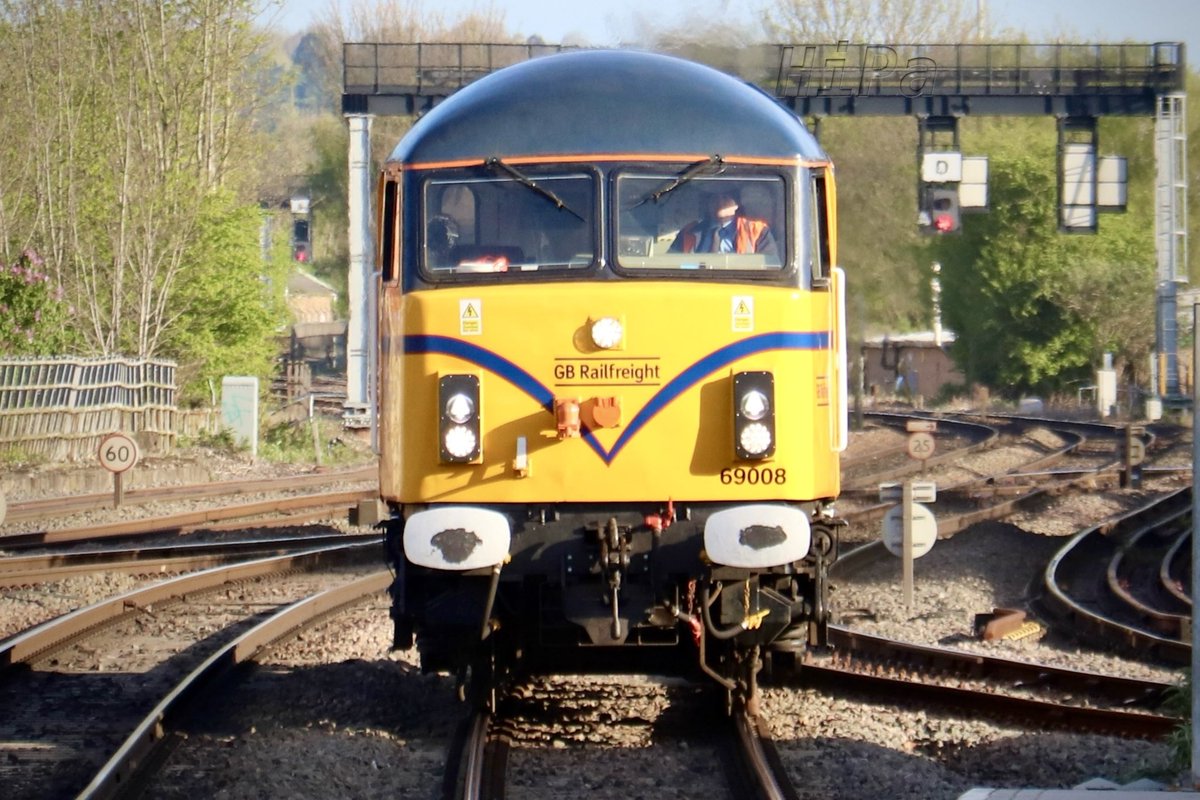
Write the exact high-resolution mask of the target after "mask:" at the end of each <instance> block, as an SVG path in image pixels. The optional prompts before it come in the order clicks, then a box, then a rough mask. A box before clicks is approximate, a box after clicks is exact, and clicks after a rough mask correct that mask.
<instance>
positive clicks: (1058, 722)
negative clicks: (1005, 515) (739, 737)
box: [0, 434, 1186, 798]
mask: <svg viewBox="0 0 1200 800" xmlns="http://www.w3.org/2000/svg"><path fill="white" fill-rule="evenodd" d="M1064 438H1066V436H1065V435H1064ZM1071 441H1072V442H1084V443H1085V444H1084V447H1083V448H1082V449H1084V450H1087V449H1088V447H1089V446H1088V445H1087V444H1086V442H1087V441H1088V440H1086V439H1084V438H1082V434H1080V435H1079V436H1077V437H1073V438H1072V439H1071ZM1090 447H1091V449H1092V451H1093V452H1085V453H1084V457H1085V458H1091V459H1093V460H1094V461H1096V462H1102V461H1104V457H1105V455H1106V451H1105V446H1104V445H1103V444H1102V443H1100V442H1098V441H1093V442H1092V444H1091V445H1090ZM987 449H993V448H987ZM1079 449H1081V448H1080V447H1078V446H1077V447H1075V448H1074V451H1078V450H1079ZM972 452H973V454H980V453H984V452H985V450H977V451H972ZM1067 455H1068V456H1070V455H1071V454H1067ZM1108 461H1109V462H1111V461H1112V459H1111V458H1109V459H1108ZM947 463H948V464H952V463H953V462H952V460H950V461H948V462H947ZM1041 469H1042V470H1043V471H1045V472H1049V471H1051V470H1053V469H1054V465H1053V464H1051V465H1046V466H1043V467H1041ZM1081 469H1082V468H1080V469H1076V470H1067V469H1063V470H1061V471H1057V472H1056V474H1055V477H1056V478H1061V480H1062V481H1063V482H1064V484H1065V486H1066V488H1065V489H1064V491H1065V490H1068V489H1069V488H1070V485H1072V484H1071V483H1070V482H1071V481H1076V483H1075V484H1074V485H1082V484H1085V483H1086V478H1083V477H1081V476H1082V475H1083V473H1082V471H1081ZM1089 469H1091V468H1089ZM1093 471H1094V470H1093ZM1021 472H1022V473H1024V475H1020V474H1014V476H1013V477H1011V478H1007V477H1006V478H1000V479H997V478H996V477H995V476H991V477H992V478H993V480H992V485H993V486H996V485H997V484H1000V485H1001V486H1002V490H1001V489H997V490H994V491H993V492H992V495H993V496H994V497H999V498H1005V499H1008V496H1007V495H1006V494H1005V493H1006V492H1010V491H1011V492H1013V493H1014V494H1016V493H1019V492H1020V491H1021V490H1022V489H1023V486H1022V484H1023V483H1032V482H1037V481H1045V480H1046V477H1047V476H1045V475H1033V474H1032V473H1034V472H1035V470H1034V469H1033V468H1032V467H1030V466H1028V465H1026V466H1025V467H1023V468H1022V470H1021ZM1068 473H1071V474H1068ZM1093 479H1094V478H1093ZM984 480H986V478H984ZM1005 484H1007V485H1005ZM947 494H948V493H946V492H943V496H946V495H947ZM940 510H941V509H940V508H939V511H940ZM240 527H245V524H244V523H242V524H241V526H240ZM372 538H373V537H372ZM1173 546H1174V552H1175V556H1176V558H1175V560H1176V561H1178V560H1179V559H1180V558H1181V556H1180V553H1182V551H1183V550H1186V548H1182V547H1181V546H1179V545H1178V543H1177V542H1176V543H1174V544H1173ZM247 547H250V545H249V544H247ZM196 557H197V558H204V557H205V556H204V555H203V554H202V553H197V554H196ZM130 558H134V559H136V558H137V557H136V556H131V557H130ZM1166 558H1167V557H1166V556H1165V555H1164V556H1163V563H1164V564H1165V563H1166ZM3 563H4V562H0V582H2V581H3V580H4V575H3V572H2V570H3ZM97 563H104V562H102V561H100V562H97ZM63 566H66V565H65V564H64V565H63ZM75 568H77V569H78V570H79V571H80V572H84V571H86V570H87V567H86V566H83V565H82V562H77V563H76V564H75ZM105 568H106V569H107V568H112V569H117V568H121V567H117V566H115V565H112V566H110V567H105ZM131 568H132V567H131ZM1164 569H1167V571H1168V572H1169V573H1170V574H1173V575H1176V576H1178V575H1179V574H1181V573H1180V570H1181V567H1180V566H1179V564H1178V563H1176V564H1175V565H1174V566H1170V567H1164ZM1161 571H1162V570H1161V569H1160V572H1161ZM1117 574H1118V575H1120V574H1122V573H1120V572H1118V573H1117ZM1119 580H1120V579H1118V583H1119ZM834 635H835V636H840V635H841V633H840V631H835V632H834ZM838 641H839V642H840V645H839V647H838V649H839V650H841V651H844V652H850V653H855V654H862V653H863V651H864V650H865V649H866V648H867V647H868V646H867V645H864V644H862V643H861V641H860V642H859V643H857V644H847V643H846V642H844V641H842V640H840V639H839V640H838ZM889 646H891V647H893V648H894V647H895V646H896V643H891V644H890V645H889ZM951 652H956V653H957V656H956V657H957V658H958V659H959V660H960V661H962V662H963V665H964V666H962V667H954V668H951V667H948V666H945V665H942V666H938V667H929V668H925V667H922V666H920V664H921V663H922V661H923V660H924V661H930V657H929V656H928V655H919V654H918V655H914V656H909V657H908V658H911V659H912V661H911V662H909V663H908V664H907V665H906V664H905V662H904V661H903V660H902V659H901V658H900V657H899V656H897V655H895V654H894V653H893V654H891V655H882V656H878V657H876V656H871V657H869V658H866V659H862V660H860V661H859V662H858V663H857V664H854V665H849V666H847V665H844V664H834V665H832V666H831V665H830V664H818V663H815V662H810V663H806V664H804V665H803V668H802V670H801V674H802V676H803V675H807V680H809V681H811V685H816V686H820V685H823V679H822V678H821V677H820V672H821V670H823V669H825V668H831V673H830V675H831V677H830V678H829V679H828V680H831V681H836V682H837V683H838V685H846V684H847V683H848V682H849V681H850V680H855V681H858V680H859V679H858V678H851V677H848V676H849V675H850V674H851V671H852V670H857V671H859V672H863V673H868V677H870V676H869V673H872V672H874V673H876V674H877V676H878V677H882V678H886V679H888V680H890V681H891V682H890V683H888V682H886V681H885V682H880V683H878V684H876V686H877V687H884V688H879V689H878V690H879V691H881V692H883V695H882V696H884V697H892V698H894V697H896V696H897V695H900V696H905V697H909V696H911V697H913V698H918V699H920V698H924V700H923V702H927V703H929V704H931V705H934V706H939V705H943V704H944V705H947V706H953V707H958V708H968V709H972V713H975V712H978V711H982V712H984V713H987V714H994V715H998V716H1001V717H1004V718H1007V719H1017V720H1022V721H1023V724H1027V725H1030V726H1035V727H1037V728H1038V729H1041V728H1045V727H1055V728H1061V729H1067V730H1090V731H1095V732H1106V733H1108V734H1110V735H1112V734H1115V735H1121V736H1142V737H1157V736H1160V735H1162V731H1164V730H1168V729H1169V727H1170V726H1171V725H1173V724H1174V722H1175V721H1174V720H1170V719H1168V718H1163V717H1160V716H1158V715H1156V714H1155V713H1153V712H1154V698H1155V696H1156V693H1158V692H1161V691H1163V690H1164V687H1166V684H1158V685H1157V686H1156V687H1147V686H1142V687H1140V688H1139V687H1138V686H1137V685H1135V683H1136V682H1135V683H1131V684H1128V685H1126V686H1125V687H1123V688H1122V687H1119V686H1118V687H1115V688H1102V686H1101V684H1104V683H1107V682H1106V681H1103V680H1101V679H1102V678H1103V676H1098V677H1093V676H1089V675H1082V676H1081V675H1080V674H1078V673H1076V674H1075V675H1074V676H1073V677H1072V676H1071V675H1065V676H1062V677H1054V676H1052V675H1050V674H1049V673H1050V671H1048V670H1047V669H1046V668H1044V667H1043V668H1039V667H1038V666H1037V665H1033V666H1030V667H1019V668H1012V667H1008V666H1003V665H1000V666H992V667H988V668H987V669H986V670H985V669H984V668H982V667H979V666H978V658H977V657H976V656H974V655H970V654H964V653H963V652H962V651H951ZM996 661H998V662H1002V661H1003V660H996ZM1015 663H1018V664H1019V663H1020V662H1015ZM1010 669H1015V670H1016V671H1015V672H1014V673H1013V674H1012V675H1007V676H1006V675H1005V671H1006V670H1010ZM956 670H957V671H958V674H957V675H956ZM992 670H996V671H995V672H994V673H993V672H992ZM1023 670H1028V671H1023ZM963 671H965V672H966V673H967V674H970V673H971V672H972V671H974V672H975V673H976V674H975V676H974V677H973V678H972V679H971V683H972V684H973V685H968V686H964V685H962V684H963V683H966V682H967V681H966V679H965V678H963V677H962V672H963ZM938 673H944V674H946V675H952V676H955V677H952V678H950V679H949V680H945V679H942V680H941V682H942V683H949V684H952V685H951V686H948V687H943V688H936V687H935V688H933V689H930V690H928V691H929V694H924V692H925V691H927V690H925V689H923V688H922V684H924V683H934V682H935V681H934V680H933V679H932V678H931V676H933V678H936V677H937V674H938ZM800 680H805V678H803V677H802V678H801V679H800ZM1071 680H1078V681H1080V682H1082V685H1086V686H1087V687H1088V692H1086V693H1084V692H1076V695H1083V694H1086V697H1083V698H1080V697H1075V698H1074V699H1073V700H1072V701H1071V702H1070V703H1066V704H1064V703H1061V702H1060V700H1061V698H1059V697H1057V694H1058V693H1059V692H1060V689H1059V688H1055V687H1056V686H1059V685H1069V683H1070V681H1071ZM1039 684H1040V689H1039V691H1038V692H1033V691H1032V690H1031V688H1030V687H1034V686H1039ZM862 686H864V687H865V686H867V684H866V683H864V684H862ZM980 688H984V691H983V692H980V691H979V689H980ZM948 689H956V690H957V696H956V692H954V691H948ZM998 690H999V691H1003V692H1004V693H1006V694H1013V695H1015V698H1014V700H1013V701H1012V702H1008V701H1005V700H1002V701H999V702H998V704H997V706H996V707H994V708H990V707H986V706H984V705H981V703H983V702H984V701H983V700H981V699H979V698H980V697H981V696H982V695H983V694H989V693H990V694H995V693H996V692H997V691H998ZM1135 697H1137V698H1141V699H1138V700H1134V699H1133V698H1135ZM919 701H920V700H919ZM1022 702H1024V706H1025V708H1024V709H1023V708H1022ZM1033 702H1036V703H1040V704H1041V706H1040V707H1037V708H1035V706H1034V705H1033V704H1032V703H1033ZM1100 705H1104V706H1113V707H1115V708H1100V709H1095V708H1092V706H1100ZM1074 707H1078V708H1080V709H1082V710H1081V711H1079V712H1078V713H1077V712H1076V711H1075V710H1074ZM1122 708H1126V709H1128V708H1136V709H1138V710H1137V711H1135V712H1133V713H1130V712H1129V711H1128V710H1125V711H1122ZM1056 709H1058V710H1056ZM1064 709H1065V710H1064ZM1096 710H1099V711H1102V712H1105V711H1115V712H1116V716H1115V717H1114V720H1115V721H1112V722H1101V721H1098V720H1099V718H1100V716H1103V715H1102V714H1101V715H1097V714H1093V713H1091V712H1092V711H1096ZM1125 717H1140V718H1142V722H1141V724H1142V725H1144V726H1145V727H1144V728H1143V729H1142V730H1141V731H1140V732H1139V731H1137V730H1135V729H1132V728H1128V727H1123V726H1125V725H1126V723H1125V722H1124V721H1123V720H1124V718H1125ZM153 727H154V725H153V724H152V725H151V726H150V728H151V729H153ZM488 727H489V729H492V728H493V725H489V726H488ZM495 730H498V731H499V734H498V735H499V736H500V737H501V738H506V739H507V740H508V745H509V747H510V748H511V745H512V741H513V740H512V727H511V726H506V725H504V724H503V722H501V724H500V726H499V727H498V728H496V729H495ZM493 735H496V734H493ZM546 746H547V747H550V746H549V745H546ZM557 747H558V745H557V744H556V745H553V748H557ZM573 747H574V746H573V745H570V744H568V749H569V751H570V752H568V754H567V755H570V754H571V752H574V751H573V749H572V748H573ZM693 747H694V749H703V748H698V747H695V746H693ZM509 753H511V749H510V750H509ZM485 755H486V754H485ZM489 758H490V761H489V762H488V763H490V764H491V766H490V767H488V770H491V771H493V772H494V771H497V770H499V771H501V772H503V771H504V769H503V768H502V767H499V766H496V765H497V764H498V763H501V762H500V761H497V759H496V757H495V756H491V757H489ZM590 758H591V757H590V756H589V760H590ZM610 758H611V755H601V756H597V757H596V759H597V760H603V759H610ZM135 760H137V759H135ZM501 761H503V762H505V763H506V762H507V761H508V755H506V756H505V757H504V759H502V760H501ZM572 761H573V759H572V758H566V759H565V760H561V759H560V760H559V762H558V763H560V764H562V765H566V764H568V763H569V762H572ZM560 769H561V767H560ZM117 774H118V775H119V776H121V777H118V778H117V783H122V782H125V781H127V780H128V778H127V777H125V776H126V775H129V774H132V773H121V772H120V771H118V773H117ZM747 791H748V790H747ZM97 796H100V795H97ZM484 796H486V795H484ZM494 796H503V795H494ZM513 796H518V795H516V794H514V795H513ZM519 796H522V797H524V796H526V795H525V794H524V793H521V794H519ZM546 796H553V795H546ZM559 796H561V795H559ZM707 796H712V797H717V798H719V797H721V796H723V794H722V793H721V792H720V791H717V792H716V793H715V794H713V793H712V792H711V791H710V792H709V793H708V795H707ZM729 796H733V797H740V796H751V795H749V794H739V793H738V790H730V794H729ZM766 796H771V795H766Z"/></svg>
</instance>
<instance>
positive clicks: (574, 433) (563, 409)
mask: <svg viewBox="0 0 1200 800" xmlns="http://www.w3.org/2000/svg"><path fill="white" fill-rule="evenodd" d="M554 419H555V422H556V423H557V427H558V438H559V439H573V438H576V437H578V436H579V427H580V426H579V398H578V397H556V398H554Z"/></svg>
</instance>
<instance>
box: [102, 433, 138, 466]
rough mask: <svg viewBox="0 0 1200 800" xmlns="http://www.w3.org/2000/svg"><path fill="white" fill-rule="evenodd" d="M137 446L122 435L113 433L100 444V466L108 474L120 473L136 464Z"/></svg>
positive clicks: (130, 439)
mask: <svg viewBox="0 0 1200 800" xmlns="http://www.w3.org/2000/svg"><path fill="white" fill-rule="evenodd" d="M139 455H140V454H139V453H138V446H137V442H135V441H134V440H133V439H132V438H130V437H128V436H126V435H125V434H123V433H114V434H110V435H109V436H106V437H104V440H103V441H101V442H100V452H99V456H100V466H102V467H104V468H105V469H106V470H108V471H109V472H116V473H121V472H125V471H126V470H128V469H130V468H131V467H133V465H134V464H136V463H137V462H138V456H139Z"/></svg>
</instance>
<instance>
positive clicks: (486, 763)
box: [440, 687, 799, 800]
mask: <svg viewBox="0 0 1200 800" xmlns="http://www.w3.org/2000/svg"><path fill="white" fill-rule="evenodd" d="M626 691H627V690H626ZM516 692H517V694H516V695H512V696H509V697H507V698H506V699H504V700H502V701H501V702H500V704H499V706H498V709H497V711H496V712H495V713H493V712H490V711H488V710H486V709H482V708H480V709H477V710H475V711H474V712H472V713H471V714H469V715H467V716H466V717H465V718H464V719H463V721H462V723H461V724H460V725H459V728H458V731H457V733H456V734H455V736H454V740H453V741H452V743H451V745H450V747H449V755H448V758H447V764H446V771H445V774H444V777H443V782H442V787H441V795H440V796H441V797H442V798H443V800H503V799H504V798H507V797H514V798H515V797H520V798H525V797H530V796H541V795H539V794H533V795H531V794H529V792H530V787H529V786H528V785H527V784H528V779H529V769H528V767H526V766H525V765H524V762H523V760H527V759H528V758H529V757H530V755H531V751H530V750H529V743H530V741H535V740H536V739H537V738H538V736H539V733H538V731H539V730H542V729H544V728H546V727H556V726H558V727H562V728H563V729H565V730H570V731H573V732H574V733H575V734H576V736H577V737H578V738H579V739H582V740H584V741H583V745H582V746H583V747H584V748H587V749H588V750H591V747H592V746H595V747H596V750H597V752H598V753H599V755H598V756H597V757H596V759H595V760H594V761H592V760H591V759H589V763H591V765H592V766H593V767H594V768H596V774H595V775H593V776H591V777H584V776H580V780H581V781H582V782H583V784H584V785H590V786H600V785H604V786H606V787H607V788H608V789H610V790H614V789H617V787H619V786H621V785H622V784H621V778H620V777H616V778H614V770H613V769H611V768H609V769H605V768H604V766H603V761H604V755H603V753H604V750H605V745H604V743H603V742H596V741H595V739H596V738H598V737H597V735H596V734H595V733H594V732H590V731H589V730H588V729H587V728H586V727H585V726H584V725H582V724H580V723H579V722H578V721H574V722H568V723H566V724H565V725H560V723H559V722H558V721H557V720H559V719H560V718H561V717H562V716H563V715H566V716H567V717H568V719H571V718H574V717H576V716H580V717H584V718H589V715H590V719H591V720H592V723H593V724H598V725H606V724H612V721H610V720H608V719H606V718H605V714H606V712H605V711H603V710H601V708H600V707H601V706H602V705H603V701H602V700H599V699H598V698H593V697H589V696H588V694H586V693H584V694H579V693H568V696H567V699H566V701H565V703H564V702H559V701H553V704H552V705H550V704H546V703H544V702H539V699H538V696H537V692H536V691H530V690H528V689H522V688H520V687H518V689H517V690H516ZM618 694H621V692H620V691H618ZM717 694H718V693H714V692H711V691H700V692H693V691H689V692H685V693H683V694H682V695H681V696H679V697H676V699H675V701H674V702H673V703H672V706H671V708H670V709H668V710H666V711H665V713H664V717H674V719H673V721H671V722H668V723H666V724H664V723H663V722H662V720H663V718H664V717H659V718H658V719H655V720H649V719H630V720H627V721H626V724H629V725H635V726H647V727H654V728H656V731H655V732H654V733H651V734H648V735H647V738H648V739H653V742H652V743H651V744H649V745H648V746H650V747H654V748H656V749H661V750H662V751H663V755H662V759H661V761H660V763H661V764H662V765H664V769H670V767H674V766H676V762H677V760H678V759H679V751H682V752H684V753H687V759H688V764H687V766H686V767H684V769H685V770H686V771H687V772H688V773H689V780H690V781H693V782H695V784H696V786H695V791H694V792H691V793H689V790H688V788H687V787H688V783H684V784H683V785H682V786H681V785H680V784H679V783H675V782H673V781H667V783H668V784H669V785H670V786H671V790H672V791H671V796H704V797H709V798H713V799H714V800H721V798H725V797H728V798H732V799H734V800H796V798H798V797H799V794H798V793H797V791H796V789H795V787H794V786H793V785H792V783H791V779H790V777H789V776H788V772H787V769H786V768H785V766H784V763H783V760H782V759H781V758H780V756H779V753H778V752H777V750H776V748H775V746H774V742H773V741H772V739H771V735H770V732H769V726H768V724H767V722H766V720H765V719H764V718H763V717H761V716H756V715H750V714H748V713H746V712H745V711H738V712H736V713H734V714H732V715H729V716H726V715H725V714H724V713H723V712H722V710H721V709H722V708H723V707H724V699H723V698H718V697H717V696H716V695H717ZM522 695H523V696H522ZM576 704H578V705H579V707H578V708H577V709H573V708H572V706H574V705H576ZM566 747H572V745H569V744H568V745H566ZM675 748H679V750H676V749H675ZM576 763H578V761H577V762H576ZM598 764H599V766H597V765H598ZM668 765H670V767H669V766H668ZM718 765H719V769H718V770H714V767H718ZM513 770H515V771H518V772H522V773H523V776H524V782H522V781H520V780H518V781H515V782H514V783H513V785H510V781H509V773H510V771H513ZM722 770H723V772H722ZM618 771H619V770H618ZM625 777H626V779H627V780H628V783H629V789H628V795H627V796H647V794H649V793H652V792H648V791H647V784H648V783H650V784H651V785H657V783H658V782H656V781H654V780H653V779H651V780H650V781H647V777H648V776H646V775H644V774H637V775H628V776H625ZM722 784H723V785H724V791H722ZM553 788H554V789H555V791H553V794H552V795H547V796H556V797H557V796H564V795H566V794H569V793H570V792H569V790H567V788H566V786H565V784H564V785H560V786H558V787H553ZM681 792H682V794H681Z"/></svg>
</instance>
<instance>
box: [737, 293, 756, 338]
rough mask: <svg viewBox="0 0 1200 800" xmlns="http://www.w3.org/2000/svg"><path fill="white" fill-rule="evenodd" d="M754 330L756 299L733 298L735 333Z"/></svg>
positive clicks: (746, 297) (749, 297) (744, 296)
mask: <svg viewBox="0 0 1200 800" xmlns="http://www.w3.org/2000/svg"><path fill="white" fill-rule="evenodd" d="M752 330H754V298H753V297H751V296H750V295H734V296H733V331H734V333H746V332H748V331H752Z"/></svg>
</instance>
